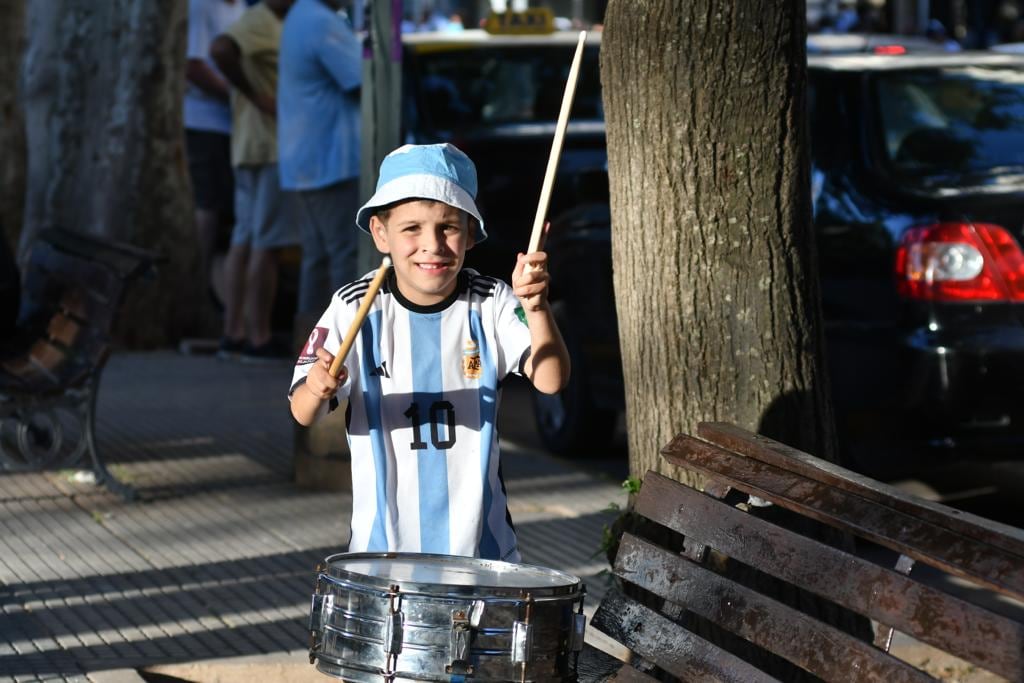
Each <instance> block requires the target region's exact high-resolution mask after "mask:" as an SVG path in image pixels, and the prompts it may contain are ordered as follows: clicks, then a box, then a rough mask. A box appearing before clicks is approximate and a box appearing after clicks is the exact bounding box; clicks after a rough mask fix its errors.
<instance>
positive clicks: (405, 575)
mask: <svg viewBox="0 0 1024 683" xmlns="http://www.w3.org/2000/svg"><path fill="white" fill-rule="evenodd" d="M326 563H327V570H326V572H325V573H326V574H327V575H328V576H331V577H333V578H336V579H341V580H343V581H351V582H356V583H359V584H362V585H372V586H375V587H378V588H381V589H384V590H387V589H388V588H389V587H390V586H393V585H396V584H397V585H398V586H399V588H400V590H402V591H403V592H425V593H435V594H437V593H455V594H465V593H467V592H478V591H480V590H486V591H487V592H488V593H489V594H492V595H521V594H523V593H524V592H529V593H530V594H532V595H533V596H534V597H535V598H537V597H541V596H546V595H550V596H553V595H565V594H571V593H575V592H577V591H579V590H580V586H581V583H580V579H579V578H577V577H575V576H573V575H572V574H567V573H565V572H560V571H557V570H555V569H548V568H546V567H539V566H536V565H530V564H518V563H513V562H501V561H498V560H481V559H478V558H473V557H453V556H449V555H428V554H419V553H340V554H338V555H331V556H330V557H328V558H327V559H326Z"/></svg>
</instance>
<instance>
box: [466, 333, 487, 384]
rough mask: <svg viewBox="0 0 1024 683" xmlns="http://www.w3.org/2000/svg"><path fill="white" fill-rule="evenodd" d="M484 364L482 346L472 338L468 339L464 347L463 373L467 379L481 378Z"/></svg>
mask: <svg viewBox="0 0 1024 683" xmlns="http://www.w3.org/2000/svg"><path fill="white" fill-rule="evenodd" d="M482 368H483V364H482V363H481V362H480V347H479V346H477V343H476V342H475V341H473V340H472V339H467V340H466V344H465V346H464V347H463V349H462V374H463V376H464V377H465V378H466V379H480V372H481V370H482Z"/></svg>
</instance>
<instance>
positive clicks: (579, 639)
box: [571, 613, 587, 652]
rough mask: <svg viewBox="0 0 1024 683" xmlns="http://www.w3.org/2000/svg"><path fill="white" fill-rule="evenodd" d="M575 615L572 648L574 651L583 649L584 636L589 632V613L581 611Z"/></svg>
mask: <svg viewBox="0 0 1024 683" xmlns="http://www.w3.org/2000/svg"><path fill="white" fill-rule="evenodd" d="M573 617H574V620H573V629H572V648H571V649H572V651H573V652H580V651H582V650H583V638H584V637H585V636H586V634H587V615H586V614H582V613H580V614H574V615H573Z"/></svg>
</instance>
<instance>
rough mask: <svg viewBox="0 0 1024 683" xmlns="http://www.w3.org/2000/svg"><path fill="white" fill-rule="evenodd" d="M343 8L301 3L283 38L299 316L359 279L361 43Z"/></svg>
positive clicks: (284, 145) (282, 108)
mask: <svg viewBox="0 0 1024 683" xmlns="http://www.w3.org/2000/svg"><path fill="white" fill-rule="evenodd" d="M340 5H341V0H298V1H297V2H296V3H295V5H294V6H293V7H292V9H291V11H290V12H289V13H288V16H287V18H286V19H285V22H284V29H283V31H282V34H281V54H280V62H279V65H278V72H279V77H278V88H277V134H278V164H279V170H280V174H281V187H282V188H283V189H284V190H286V191H289V192H291V193H292V196H293V199H294V207H295V213H296V215H295V218H296V220H298V221H299V229H300V233H301V236H302V272H301V276H300V280H299V304H298V312H299V313H300V314H302V313H313V312H315V313H319V312H320V311H321V310H323V308H324V306H325V305H326V302H327V299H328V298H329V296H330V293H332V292H334V291H335V290H336V289H337V288H339V287H340V286H341V285H343V284H345V283H346V282H350V281H351V280H353V279H355V277H356V275H357V273H356V248H357V244H356V237H355V234H356V233H355V231H354V230H352V226H351V220H352V219H351V216H353V215H354V213H355V210H356V209H357V208H358V207H359V144H360V143H359V117H360V111H359V90H360V86H361V84H362V61H361V59H362V58H361V47H360V44H359V39H358V38H357V37H356V35H355V33H354V32H353V30H352V27H351V26H350V25H349V23H348V21H347V20H346V19H345V17H343V16H342V15H340V14H338V9H339V8H340Z"/></svg>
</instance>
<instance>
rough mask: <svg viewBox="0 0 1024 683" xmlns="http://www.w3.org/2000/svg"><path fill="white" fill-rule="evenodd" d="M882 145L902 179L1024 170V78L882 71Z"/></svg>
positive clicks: (992, 72) (988, 71) (1009, 72)
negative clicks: (904, 175) (912, 176)
mask: <svg viewBox="0 0 1024 683" xmlns="http://www.w3.org/2000/svg"><path fill="white" fill-rule="evenodd" d="M874 85H875V101H876V102H877V107H878V112H879V117H878V118H879V120H880V121H881V136H882V139H881V143H882V144H881V146H882V148H883V149H884V151H885V155H886V157H887V161H888V163H889V164H890V165H891V167H892V168H893V169H894V170H895V171H897V172H900V173H905V174H909V175H918V176H932V175H936V176H941V175H948V174H951V173H991V172H995V171H998V170H1000V169H1004V168H1007V167H1020V166H1024V72H1022V71H1019V70H1016V69H1012V68H1005V67H989V66H959V67H950V68H942V69H921V70H913V71H897V72H883V73H877V74H876V75H875V76H874Z"/></svg>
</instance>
